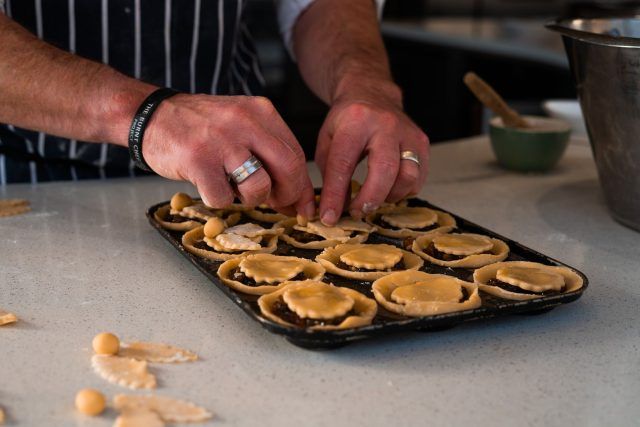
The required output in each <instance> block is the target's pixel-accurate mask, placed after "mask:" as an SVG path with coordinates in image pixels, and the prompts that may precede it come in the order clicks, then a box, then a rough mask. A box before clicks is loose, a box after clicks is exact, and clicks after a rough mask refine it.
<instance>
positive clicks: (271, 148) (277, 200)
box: [251, 134, 307, 207]
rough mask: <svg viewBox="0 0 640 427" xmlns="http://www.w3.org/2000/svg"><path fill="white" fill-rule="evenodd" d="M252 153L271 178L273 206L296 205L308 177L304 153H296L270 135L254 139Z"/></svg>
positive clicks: (280, 140)
mask: <svg viewBox="0 0 640 427" xmlns="http://www.w3.org/2000/svg"><path fill="white" fill-rule="evenodd" d="M251 151H252V152H253V153H255V155H256V156H257V157H259V158H260V160H261V161H262V162H263V165H264V168H265V169H266V171H267V173H268V175H269V177H270V178H271V194H270V197H271V199H272V201H273V206H275V207H279V206H291V205H294V204H295V203H296V202H297V201H298V199H299V198H300V194H301V191H303V190H304V179H305V176H307V165H306V162H305V159H304V153H303V152H302V151H300V152H299V153H296V152H294V151H293V150H291V149H290V148H289V147H288V146H287V144H285V143H284V142H283V141H282V139H280V138H278V137H276V136H273V135H269V134H267V135H265V134H263V135H261V136H260V138H258V137H255V138H253V139H252V142H251Z"/></svg>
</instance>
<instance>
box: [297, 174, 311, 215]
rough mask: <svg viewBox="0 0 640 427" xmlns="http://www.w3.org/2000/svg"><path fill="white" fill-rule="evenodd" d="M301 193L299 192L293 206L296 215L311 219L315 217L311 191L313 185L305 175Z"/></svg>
mask: <svg viewBox="0 0 640 427" xmlns="http://www.w3.org/2000/svg"><path fill="white" fill-rule="evenodd" d="M304 181H305V182H304V183H303V188H302V191H301V192H300V198H299V199H298V202H297V203H296V205H295V210H296V213H298V214H299V215H302V216H303V217H305V218H307V219H311V218H313V217H314V216H316V196H315V193H314V191H313V184H312V183H311V178H309V174H307V176H306V179H305V180H304Z"/></svg>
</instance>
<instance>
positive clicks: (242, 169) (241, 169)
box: [229, 156, 262, 184]
mask: <svg viewBox="0 0 640 427" xmlns="http://www.w3.org/2000/svg"><path fill="white" fill-rule="evenodd" d="M261 167H262V163H261V162H260V160H258V159H257V158H256V157H255V156H251V157H249V158H248V159H247V160H246V161H245V162H244V163H243V164H241V165H240V166H238V167H237V168H236V169H235V170H234V171H233V172H231V174H230V175H229V177H230V178H231V179H232V180H233V181H234V182H235V183H236V184H241V183H242V182H243V181H244V180H246V179H247V178H249V177H250V176H251V175H253V174H254V173H256V172H257V171H258V170H259V169H260V168H261Z"/></svg>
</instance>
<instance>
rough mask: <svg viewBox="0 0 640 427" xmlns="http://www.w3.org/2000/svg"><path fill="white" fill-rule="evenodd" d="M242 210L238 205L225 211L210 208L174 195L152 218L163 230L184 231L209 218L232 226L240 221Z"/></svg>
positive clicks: (187, 198)
mask: <svg viewBox="0 0 640 427" xmlns="http://www.w3.org/2000/svg"><path fill="white" fill-rule="evenodd" d="M167 208H168V209H167ZM243 210H246V208H244V207H243V206H242V205H238V204H232V205H231V206H229V207H228V208H225V209H216V208H212V207H209V206H207V205H205V204H204V203H203V202H202V201H198V200H193V199H192V198H191V197H190V196H189V195H188V194H185V193H176V194H174V195H173V197H171V202H170V203H169V205H168V206H163V207H161V208H160V209H158V210H157V211H156V213H155V215H154V216H155V218H156V220H157V221H158V222H159V223H160V224H161V225H162V226H163V227H164V228H167V229H169V230H174V231H186V230H192V229H194V228H196V227H198V226H200V225H201V224H204V223H205V222H206V221H207V220H208V219H210V218H222V219H224V220H225V222H226V223H227V224H228V225H234V224H236V223H237V222H238V221H239V220H240V217H241V211H243Z"/></svg>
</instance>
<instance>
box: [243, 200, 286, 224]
mask: <svg viewBox="0 0 640 427" xmlns="http://www.w3.org/2000/svg"><path fill="white" fill-rule="evenodd" d="M245 215H247V216H248V217H249V218H251V219H255V220H256V221H260V222H274V223H275V222H279V221H284V220H285V219H287V218H289V217H288V216H286V215H284V214H281V213H279V212H276V211H275V210H273V209H271V207H269V205H264V204H262V205H258V206H256V207H255V208H253V209H249V210H248V211H246V212H245Z"/></svg>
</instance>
